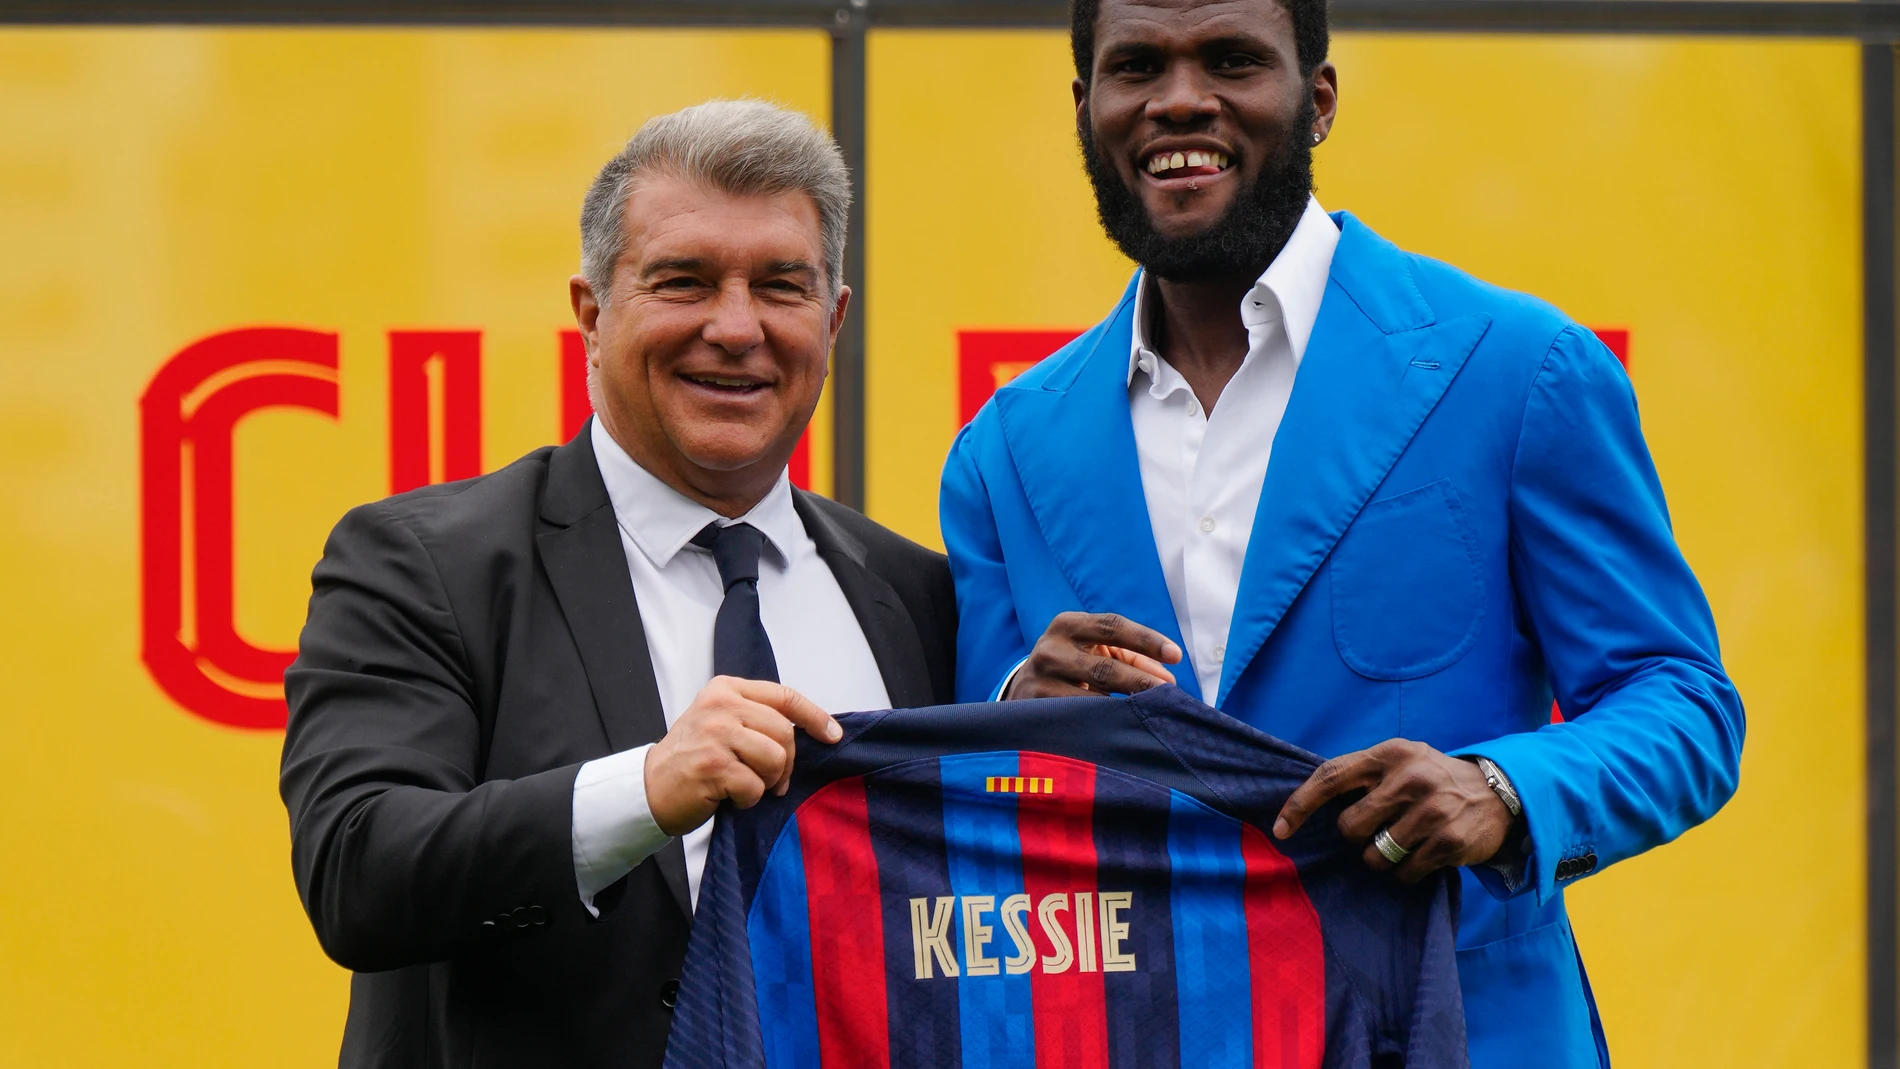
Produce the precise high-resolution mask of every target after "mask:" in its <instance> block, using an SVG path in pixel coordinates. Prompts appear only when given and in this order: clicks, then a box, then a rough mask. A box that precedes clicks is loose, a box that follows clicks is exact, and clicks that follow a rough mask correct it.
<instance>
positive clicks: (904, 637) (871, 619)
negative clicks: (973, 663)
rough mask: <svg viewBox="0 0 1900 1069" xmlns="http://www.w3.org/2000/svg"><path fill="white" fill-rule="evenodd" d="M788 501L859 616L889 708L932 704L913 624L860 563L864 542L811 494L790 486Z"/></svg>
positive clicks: (889, 590)
mask: <svg viewBox="0 0 1900 1069" xmlns="http://www.w3.org/2000/svg"><path fill="white" fill-rule="evenodd" d="M792 505H793V507H794V508H795V509H796V510H797V511H798V518H799V519H800V520H801V521H803V523H804V524H805V533H806V534H808V535H810V536H811V540H812V543H813V544H814V545H816V546H817V547H818V555H819V556H820V557H823V558H824V561H825V563H826V564H827V565H829V566H830V568H831V574H832V575H833V576H836V577H837V580H838V589H840V590H842V591H843V592H844V600H845V601H846V602H847V603H849V604H850V606H851V613H852V615H854V616H856V617H857V618H858V627H859V628H860V629H862V630H863V632H864V640H865V642H866V643H868V644H869V645H870V647H871V656H872V657H874V658H875V659H876V660H877V668H878V673H879V674H880V675H882V676H883V677H884V690H885V692H886V693H888V694H889V695H890V698H891V706H892V708H896V709H910V708H916V707H918V706H923V705H929V704H931V702H932V700H933V699H934V698H935V697H936V696H935V695H934V694H933V693H932V692H931V687H930V667H929V665H928V664H927V663H926V662H925V660H924V647H923V642H922V641H921V640H920V639H919V638H918V637H917V625H916V623H915V622H914V621H913V620H912V619H911V616H910V611H909V610H907V609H905V608H904V603H903V600H902V599H900V598H899V597H898V596H897V591H896V590H894V589H892V588H891V585H890V584H889V583H887V582H885V581H884V580H883V579H882V578H881V577H879V576H878V575H877V574H876V573H875V572H873V571H871V570H870V569H869V568H867V567H865V566H864V559H865V549H864V543H862V542H860V541H858V540H857V539H856V538H854V537H852V535H851V534H850V532H848V531H846V530H845V529H844V528H843V527H840V526H839V525H838V524H836V523H834V522H832V520H831V517H829V516H827V515H825V513H824V510H823V506H821V505H819V504H817V503H816V502H815V501H814V500H813V495H811V494H808V493H806V492H805V491H803V490H794V491H792Z"/></svg>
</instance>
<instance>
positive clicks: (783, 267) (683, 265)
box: [640, 256, 818, 275]
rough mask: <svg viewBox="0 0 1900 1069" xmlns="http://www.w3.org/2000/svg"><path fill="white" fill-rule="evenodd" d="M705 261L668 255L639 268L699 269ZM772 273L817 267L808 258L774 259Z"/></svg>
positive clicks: (643, 271)
mask: <svg viewBox="0 0 1900 1069" xmlns="http://www.w3.org/2000/svg"><path fill="white" fill-rule="evenodd" d="M705 266H706V261H705V260H703V259H701V258H699V257H697V256H669V257H667V258H666V259H664V260H655V261H653V262H652V263H650V264H647V265H645V266H644V267H642V268H641V269H640V273H641V274H643V275H657V274H660V273H662V272H665V271H699V270H702V269H704V268H705ZM769 267H770V270H771V273H772V274H775V275H794V274H799V273H801V272H804V273H809V274H817V273H818V267H817V265H815V264H813V263H812V262H811V261H810V260H775V261H773V262H772V263H771V264H770V265H769Z"/></svg>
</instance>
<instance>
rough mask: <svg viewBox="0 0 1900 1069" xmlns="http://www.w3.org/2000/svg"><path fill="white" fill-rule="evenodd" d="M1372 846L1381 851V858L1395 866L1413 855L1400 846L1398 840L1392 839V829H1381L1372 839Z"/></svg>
mask: <svg viewBox="0 0 1900 1069" xmlns="http://www.w3.org/2000/svg"><path fill="white" fill-rule="evenodd" d="M1372 845H1373V847H1374V848H1375V849H1377V850H1378V851H1379V855H1380V856H1381V857H1383V858H1385V859H1386V860H1387V861H1390V862H1392V863H1393V864H1394V865H1396V864H1398V863H1399V862H1401V861H1404V860H1405V856H1406V855H1407V854H1410V853H1411V851H1410V850H1407V849H1406V848H1405V847H1403V846H1400V845H1399V843H1398V840H1396V839H1394V838H1392V831H1391V829H1390V828H1380V829H1379V831H1378V833H1377V834H1375V835H1374V836H1373V837H1372Z"/></svg>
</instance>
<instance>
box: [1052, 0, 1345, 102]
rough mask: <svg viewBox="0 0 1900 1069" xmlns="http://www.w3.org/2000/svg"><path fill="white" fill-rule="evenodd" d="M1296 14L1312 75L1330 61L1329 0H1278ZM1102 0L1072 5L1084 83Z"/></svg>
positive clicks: (1296, 32) (1300, 48)
mask: <svg viewBox="0 0 1900 1069" xmlns="http://www.w3.org/2000/svg"><path fill="white" fill-rule="evenodd" d="M1274 2H1275V3H1277V4H1279V5H1280V6H1281V7H1283V8H1285V9H1286V13H1287V14H1288V15H1291V16H1292V17H1293V45H1294V49H1295V51H1296V54H1297V55H1298V57H1299V61H1300V74H1302V75H1311V74H1312V73H1313V68H1315V67H1317V66H1319V65H1320V64H1321V63H1324V62H1325V61H1326V49H1327V48H1328V47H1329V46H1330V45H1331V43H1332V33H1331V31H1330V30H1329V29H1328V27H1327V24H1326V0H1274ZM1100 6H1101V3H1100V0H1072V3H1071V4H1070V7H1069V49H1070V51H1072V52H1074V53H1075V75H1076V77H1078V78H1080V79H1082V81H1083V82H1084V83H1087V82H1088V81H1089V72H1090V71H1091V70H1092V69H1093V68H1094V66H1095V16H1096V12H1097V9H1098V8H1099V7H1100Z"/></svg>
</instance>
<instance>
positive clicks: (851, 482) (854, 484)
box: [831, 0, 870, 510]
mask: <svg viewBox="0 0 1900 1069" xmlns="http://www.w3.org/2000/svg"><path fill="white" fill-rule="evenodd" d="M868 2H869V0H849V3H848V4H846V5H844V6H841V7H839V8H838V10H837V12H836V13H835V14H834V15H833V19H832V27H831V133H832V136H833V137H835V138H837V139H838V147H839V148H840V149H842V150H843V151H844V159H845V163H846V165H847V166H849V167H850V168H851V224H850V230H849V233H848V235H847V237H848V243H847V244H846V246H845V253H844V281H845V285H847V286H850V287H851V311H850V314H849V315H847V316H846V317H845V321H844V329H843V330H842V331H840V332H839V334H838V345H837V348H836V349H835V350H834V352H833V354H832V369H831V443H832V444H831V496H832V498H833V499H834V500H836V501H839V502H841V503H843V504H846V505H849V506H851V507H852V508H854V509H859V510H862V509H863V508H864V369H865V361H864V324H865V321H866V318H867V317H868V316H869V314H870V312H869V305H868V304H867V303H866V297H867V296H868V294H866V293H865V289H864V168H865V70H864V52H865V30H866V24H867V23H868V21H869V19H868V13H867V11H866V7H867V5H868Z"/></svg>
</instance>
